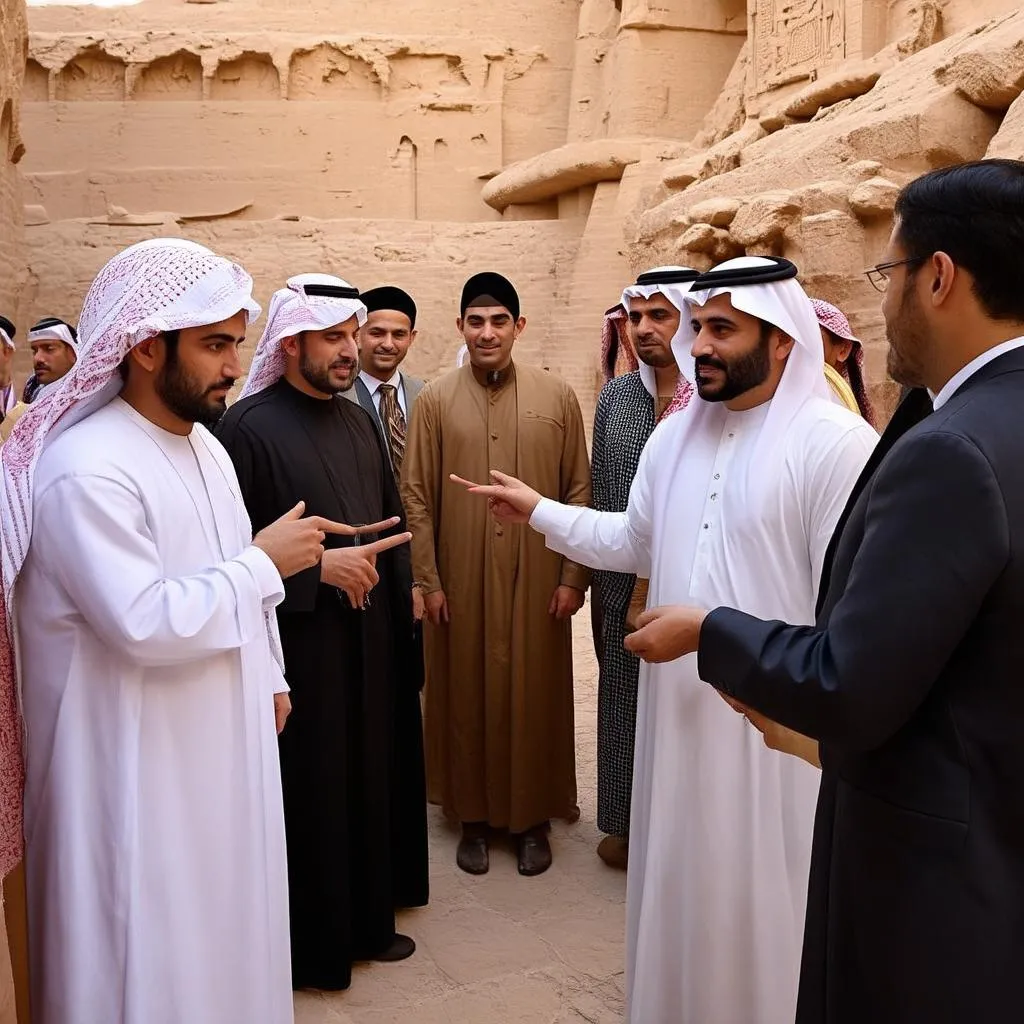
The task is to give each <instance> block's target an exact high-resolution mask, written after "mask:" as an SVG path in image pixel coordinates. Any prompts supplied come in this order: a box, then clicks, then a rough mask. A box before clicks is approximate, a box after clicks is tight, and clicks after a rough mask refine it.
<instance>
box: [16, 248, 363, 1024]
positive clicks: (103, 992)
mask: <svg viewBox="0 0 1024 1024" xmlns="http://www.w3.org/2000/svg"><path fill="white" fill-rule="evenodd" d="M258 313H259V307H258V306H257V305H256V304H255V303H254V302H253V300H252V279H251V278H250V277H249V275H248V274H246V273H245V272H244V271H243V270H242V268H241V267H238V266H236V265H235V264H233V263H230V262H228V261H227V260H225V259H223V258H221V257H219V256H216V255H214V254H213V253H212V252H210V251H209V250H207V249H204V248H203V247H202V246H199V245H196V244H194V243H191V242H185V241H182V240H179V239H156V240H153V241H149V242H142V243H140V244H138V245H134V246H132V247H130V248H128V249H126V250H125V251H123V252H122V253H120V254H119V255H117V256H115V257H114V258H113V259H112V260H111V261H110V262H109V263H108V264H107V265H106V266H105V267H104V268H103V270H101V271H100V273H99V275H98V276H97V278H96V280H95V282H94V283H93V285H92V287H91V288H90V290H89V293H88V295H87V296H86V299H85V304H84V308H83V312H82V335H83V350H82V357H81V359H80V360H79V361H78V362H76V364H75V366H74V367H72V369H71V370H70V372H69V374H68V378H67V382H66V386H65V387H62V388H60V389H58V390H57V391H55V392H54V393H53V394H52V395H51V396H50V397H49V398H48V400H47V401H46V402H43V403H39V404H36V405H34V406H33V407H32V408H30V409H29V411H28V412H27V413H26V414H25V415H24V416H23V417H22V418H21V420H19V422H18V424H17V426H16V427H15V429H14V432H13V433H12V435H11V437H10V438H9V439H8V441H7V442H6V444H5V445H4V447H3V448H2V449H0V461H2V466H3V477H2V491H0V519H2V521H0V533H2V536H3V540H4V544H3V562H2V575H3V596H4V601H3V603H2V604H0V620H2V621H0V670H2V675H0V684H2V689H0V757H2V762H0V769H2V770H0V807H2V812H3V813H2V814H0V872H6V871H7V870H8V869H9V868H10V867H11V864H12V863H13V860H14V859H16V857H17V854H18V850H19V847H20V840H21V833H22V829H21V820H20V819H21V816H20V811H21V800H20V797H21V787H20V783H21V778H22V772H21V759H20V752H19V750H18V744H17V740H18V739H19V738H20V737H21V735H22V730H21V723H19V722H18V721H17V717H16V710H15V704H14V701H13V694H14V692H15V677H14V673H13V667H14V653H15V650H14V648H13V645H12V644H11V642H10V640H11V638H10V636H9V633H8V629H7V623H8V622H10V621H11V619H9V618H8V616H9V615H13V616H14V619H15V620H16V626H17V635H16V639H17V654H18V659H17V661H18V665H17V668H18V669H19V673H18V680H17V681H18V683H19V684H20V693H21V696H22V711H23V714H24V735H25V736H26V738H27V744H26V747H25V788H24V810H25V815H24V825H25V827H24V835H25V862H26V869H27V872H26V873H27V882H28V918H29V927H28V934H29V943H30V961H31V972H30V974H31V986H32V992H31V1004H32V1019H33V1020H34V1021H35V1022H36V1024H74V1022H80V1021H97V1022H98V1021H104V1022H110V1024H175V1022H179V1021H186V1020H187V1021H196V1022H197V1024H198V1022H210V1024H212V1022H221V1021H228V1020H232V1021H234V1020H245V1021H253V1022H257V1024H290V1022H291V1020H292V1001H291V991H290V987H289V984H288V980H289V979H288V930H287V929H288V918H287V913H288V907H287V894H286V888H287V876H286V866H285V835H284V817H283V811H282V805H281V781H280V770H279V767H278V757H277V740H276V733H277V731H278V730H279V729H280V728H281V727H282V726H283V724H284V720H285V717H286V715H287V712H288V697H287V692H286V691H287V686H286V685H285V682H284V678H283V676H282V672H281V654H280V647H279V643H278V640H277V630H276V626H275V624H274V619H273V608H274V605H275V604H277V603H278V602H279V601H280V600H281V598H282V597H283V595H284V590H283V587H282V583H281V580H282V577H285V576H289V575H291V574H292V573H295V572H298V571H301V570H304V569H306V568H307V567H309V566H312V565H315V564H316V563H317V562H318V561H319V560H320V557H321V555H322V554H323V549H322V546H321V545H322V541H323V538H324V531H347V532H350V533H351V532H352V531H351V529H350V528H348V527H344V526H340V525H335V524H332V523H329V522H327V521H326V520H321V519H314V518H306V519H300V518H299V516H300V515H301V506H300V505H297V506H296V507H294V508H292V509H291V510H287V514H286V515H285V516H283V517H282V518H281V519H280V520H278V521H277V522H276V523H272V524H270V525H268V526H267V527H266V529H264V530H262V531H261V532H260V533H258V534H257V536H256V537H255V539H253V537H252V532H251V529H250V525H249V520H248V518H247V516H246V514H245V508H244V506H243V505H242V500H241V496H240V494H239V492H238V483H237V480H236V478H235V474H234V471H233V470H232V467H231V462H230V460H229V459H228V457H227V455H226V454H225V452H224V450H223V448H222V447H221V446H220V445H219V444H218V443H217V441H216V440H214V438H213V437H212V436H211V435H210V434H209V432H208V431H207V430H205V429H204V428H203V426H202V425H201V423H202V421H206V420H210V419H212V418H215V417H216V416H217V415H219V413H220V412H221V411H222V410H223V407H224V401H225V397H226V395H227V391H228V388H229V387H230V386H231V384H232V383H233V381H234V379H235V378H236V377H237V376H239V375H240V373H241V366H240V364H239V361H238V347H239V345H240V344H241V342H242V340H243V338H244V335H245V330H246V326H247V324H248V323H249V322H250V321H251V319H252V318H253V317H255V316H256V315H257V314H258ZM275 711H276V714H275Z"/></svg>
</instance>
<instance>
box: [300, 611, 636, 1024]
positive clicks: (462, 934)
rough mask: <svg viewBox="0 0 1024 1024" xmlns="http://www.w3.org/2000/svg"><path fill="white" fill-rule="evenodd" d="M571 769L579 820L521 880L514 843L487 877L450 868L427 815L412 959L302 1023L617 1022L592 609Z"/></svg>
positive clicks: (439, 826)
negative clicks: (425, 900) (425, 903)
mask: <svg viewBox="0 0 1024 1024" xmlns="http://www.w3.org/2000/svg"><path fill="white" fill-rule="evenodd" d="M575 665H576V772H577V777H578V780H579V790H580V810H581V818H580V821H579V822H578V823H576V824H575V825H566V824H565V823H564V822H556V823H555V824H554V826H553V828H552V835H551V845H552V849H553V852H554V864H553V865H552V867H551V869H550V870H549V871H548V872H546V873H545V874H543V875H540V876H539V877H537V878H521V877H520V876H519V874H518V873H517V871H516V861H515V852H514V850H513V848H512V846H511V845H497V844H494V845H492V847H491V870H490V872H489V873H488V874H486V875H484V876H482V877H479V878H475V877H472V876H470V875H466V874H463V872H461V871H459V869H458V868H457V867H456V866H455V846H456V842H457V834H456V833H455V832H454V831H453V830H451V829H450V828H449V827H448V826H447V825H446V823H445V821H444V819H443V817H442V816H441V814H440V813H439V812H438V811H437V810H436V809H435V808H431V816H430V859H431V865H430V866H431V872H430V882H431V898H430V906H429V907H426V908H424V909H422V910H414V911H408V912H405V913H403V914H402V915H401V916H400V918H399V930H400V931H403V932H405V933H407V934H409V935H411V936H412V937H413V938H414V939H415V940H416V944H417V950H416V954H415V955H414V956H413V957H412V958H411V959H409V960H406V961H404V962H403V963H398V964H372V965H366V966H360V967H357V968H356V971H355V973H354V975H353V979H352V987H351V988H350V989H349V990H348V991H347V992H337V993H317V992H301V993H297V994H296V997H295V1020H296V1024H398V1022H402V1024H496V1022H501V1024H578V1022H589V1024H619V1022H620V1021H621V1020H622V1007H623V993H624V978H623V934H624V929H625V897H626V878H625V875H624V873H621V872H617V871H614V870H612V869H611V868H608V867H605V865H604V864H602V863H601V861H600V860H598V858H597V854H596V853H595V848H596V846H597V843H598V840H599V839H600V834H599V833H598V831H597V826H596V824H595V820H596V815H597V792H596V788H597V775H596V771H597V762H596V745H597V741H596V728H597V667H596V664H595V661H594V653H593V647H592V645H591V640H590V615H589V609H588V608H585V609H584V610H583V611H581V612H580V613H579V615H577V617H576V619H575Z"/></svg>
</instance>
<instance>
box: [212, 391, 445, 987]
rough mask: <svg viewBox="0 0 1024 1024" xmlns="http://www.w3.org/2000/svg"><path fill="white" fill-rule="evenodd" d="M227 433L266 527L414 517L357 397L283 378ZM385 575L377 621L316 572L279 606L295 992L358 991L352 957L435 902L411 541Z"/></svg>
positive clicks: (368, 952)
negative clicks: (294, 516) (286, 519)
mask: <svg viewBox="0 0 1024 1024" xmlns="http://www.w3.org/2000/svg"><path fill="white" fill-rule="evenodd" d="M217 436H218V437H219V439H220V440H221V442H222V443H223V444H224V446H225V447H226V448H227V450H228V452H229V453H230V455H231V459H232V461H233V462H234V464H235V468H236V470H237V472H238V479H239V483H240V484H241V488H242V494H243V496H244V498H245V503H246V506H247V508H248V510H249V516H250V518H251V519H252V525H253V530H254V532H256V531H259V530H261V529H262V528H263V527H264V526H266V525H267V524H268V523H270V522H272V521H273V520H275V519H277V518H279V517H280V516H282V515H283V514H284V513H285V512H287V511H288V510H289V509H290V508H292V507H293V506H294V505H295V504H296V502H298V501H299V500H303V501H305V502H306V512H307V514H309V515H320V516H325V517H327V518H329V519H333V520H336V521H340V522H345V523H350V524H356V525H358V524H361V523H372V522H377V521H379V520H382V519H387V518H389V517H391V516H395V515H402V505H401V499H400V498H399V495H398V491H397V488H396V486H395V482H394V477H393V475H392V473H391V470H390V466H389V463H388V460H387V455H386V453H385V451H384V449H383V445H382V442H381V440H380V435H379V432H378V431H377V429H376V428H375V427H374V425H373V423H372V421H371V420H370V417H369V416H368V415H367V414H366V412H365V411H364V410H362V409H361V408H359V406H357V405H355V404H353V403H352V402H348V401H345V400H344V399H341V398H336V399H332V400H329V401H324V400H321V399H316V398H311V397H309V396H307V395H305V394H303V393H302V392H300V391H298V390H297V389H296V388H294V387H292V386H291V385H290V384H288V383H287V382H286V381H284V380H281V381H279V382H278V383H277V384H275V385H273V386H272V387H270V388H268V389H267V390H266V391H263V392H261V393H260V394H257V395H253V396H251V397H250V398H247V399H243V400H242V401H240V402H238V403H236V404H235V405H234V406H232V408H231V409H229V410H228V412H227V413H226V415H225V416H224V418H223V419H222V420H221V422H220V424H219V426H218V427H217ZM404 529H405V522H404V517H403V521H402V523H401V524H400V525H399V526H398V527H396V528H395V530H396V531H402V530H404ZM369 539H370V540H372V539H373V538H372V537H371V538H369ZM351 543H352V540H351V538H347V537H336V536H333V535H328V537H327V540H326V542H325V544H326V546H327V547H334V546H343V545H350V544H351ZM377 571H378V573H379V574H380V582H379V583H378V584H377V586H376V587H375V588H374V589H373V591H372V592H371V594H370V603H369V606H368V607H367V608H366V609H365V610H362V611H354V610H353V609H352V608H351V606H350V605H349V603H348V599H347V597H346V596H345V595H344V594H343V593H342V592H341V591H339V590H337V589H335V588H334V587H330V586H327V585H325V584H323V583H321V582H320V569H319V567H316V568H314V569H310V570H307V571H305V572H302V573H299V574H297V575H296V576H293V577H291V578H290V579H289V580H287V581H286V582H285V592H286V593H285V599H284V602H283V603H282V604H281V605H280V607H279V608H278V623H279V624H280V629H281V642H282V646H283V648H284V656H285V665H286V673H285V674H286V678H287V681H288V685H289V686H290V687H291V700H292V713H291V716H290V717H289V719H288V724H287V725H286V726H285V729H284V732H283V733H282V734H281V738H280V750H281V777H282V783H283V787H284V809H285V825H286V829H287V833H288V884H289V902H290V910H291V940H292V983H293V985H294V987H295V988H320V989H341V988H347V987H348V985H349V983H350V980H351V965H352V962H353V961H354V960H359V959H365V958H367V957H370V956H372V955H374V954H376V953H380V952H382V951H383V950H385V949H386V948H387V947H388V946H389V945H390V944H391V942H392V941H393V939H394V935H395V917H394V911H395V909H396V908H398V907H414V906H423V905H424V904H425V903H426V902H427V890H428V885H427V825H426V792H425V783H424V770H423V734H422V722H421V715H420V699H419V691H420V689H421V688H422V683H423V664H422V658H421V657H420V652H419V648H418V646H417V644H416V643H415V642H414V637H413V619H412V599H411V587H412V573H411V569H410V564H409V548H408V546H402V547H399V548H396V549H393V550H392V551H389V552H385V553H384V554H382V555H380V556H379V557H378V559H377Z"/></svg>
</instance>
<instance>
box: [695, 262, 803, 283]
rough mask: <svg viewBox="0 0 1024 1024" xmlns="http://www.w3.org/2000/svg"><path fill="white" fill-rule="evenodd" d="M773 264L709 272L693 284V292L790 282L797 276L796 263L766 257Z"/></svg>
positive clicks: (727, 268)
mask: <svg viewBox="0 0 1024 1024" xmlns="http://www.w3.org/2000/svg"><path fill="white" fill-rule="evenodd" d="M763 258H764V259H767V260H771V263H764V264H761V265H760V266H756V267H726V268H725V269H724V270H709V271H708V272H707V273H706V274H701V275H700V277H698V278H697V279H696V280H695V281H694V282H693V290H694V291H695V292H696V291H703V290H704V289H708V288H733V287H738V286H741V285H745V284H771V283H772V282H773V281H788V280H790V278H794V277H796V276H797V274H798V273H800V271H798V270H797V268H796V264H795V263H790V261H789V260H786V259H782V257H780V256H765V257H763Z"/></svg>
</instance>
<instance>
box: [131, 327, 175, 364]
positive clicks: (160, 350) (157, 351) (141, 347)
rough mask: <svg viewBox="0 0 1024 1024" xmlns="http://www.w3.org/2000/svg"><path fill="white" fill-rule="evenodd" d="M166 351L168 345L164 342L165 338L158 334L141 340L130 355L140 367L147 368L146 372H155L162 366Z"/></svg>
mask: <svg viewBox="0 0 1024 1024" xmlns="http://www.w3.org/2000/svg"><path fill="white" fill-rule="evenodd" d="M165 353H166V346H165V344H164V339H163V338H162V337H160V335H159V334H157V335H154V336H153V337H152V338H147V339H146V340H145V341H140V342H139V343H138V345H136V346H135V347H134V348H133V349H132V350H131V352H129V353H128V357H129V358H130V359H132V360H133V361H134V362H135V364H136V365H137V366H138V367H140V368H141V369H143V370H145V371H146V373H154V372H155V371H156V370H158V369H159V368H160V364H161V363H162V362H163V358H164V355H165Z"/></svg>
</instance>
